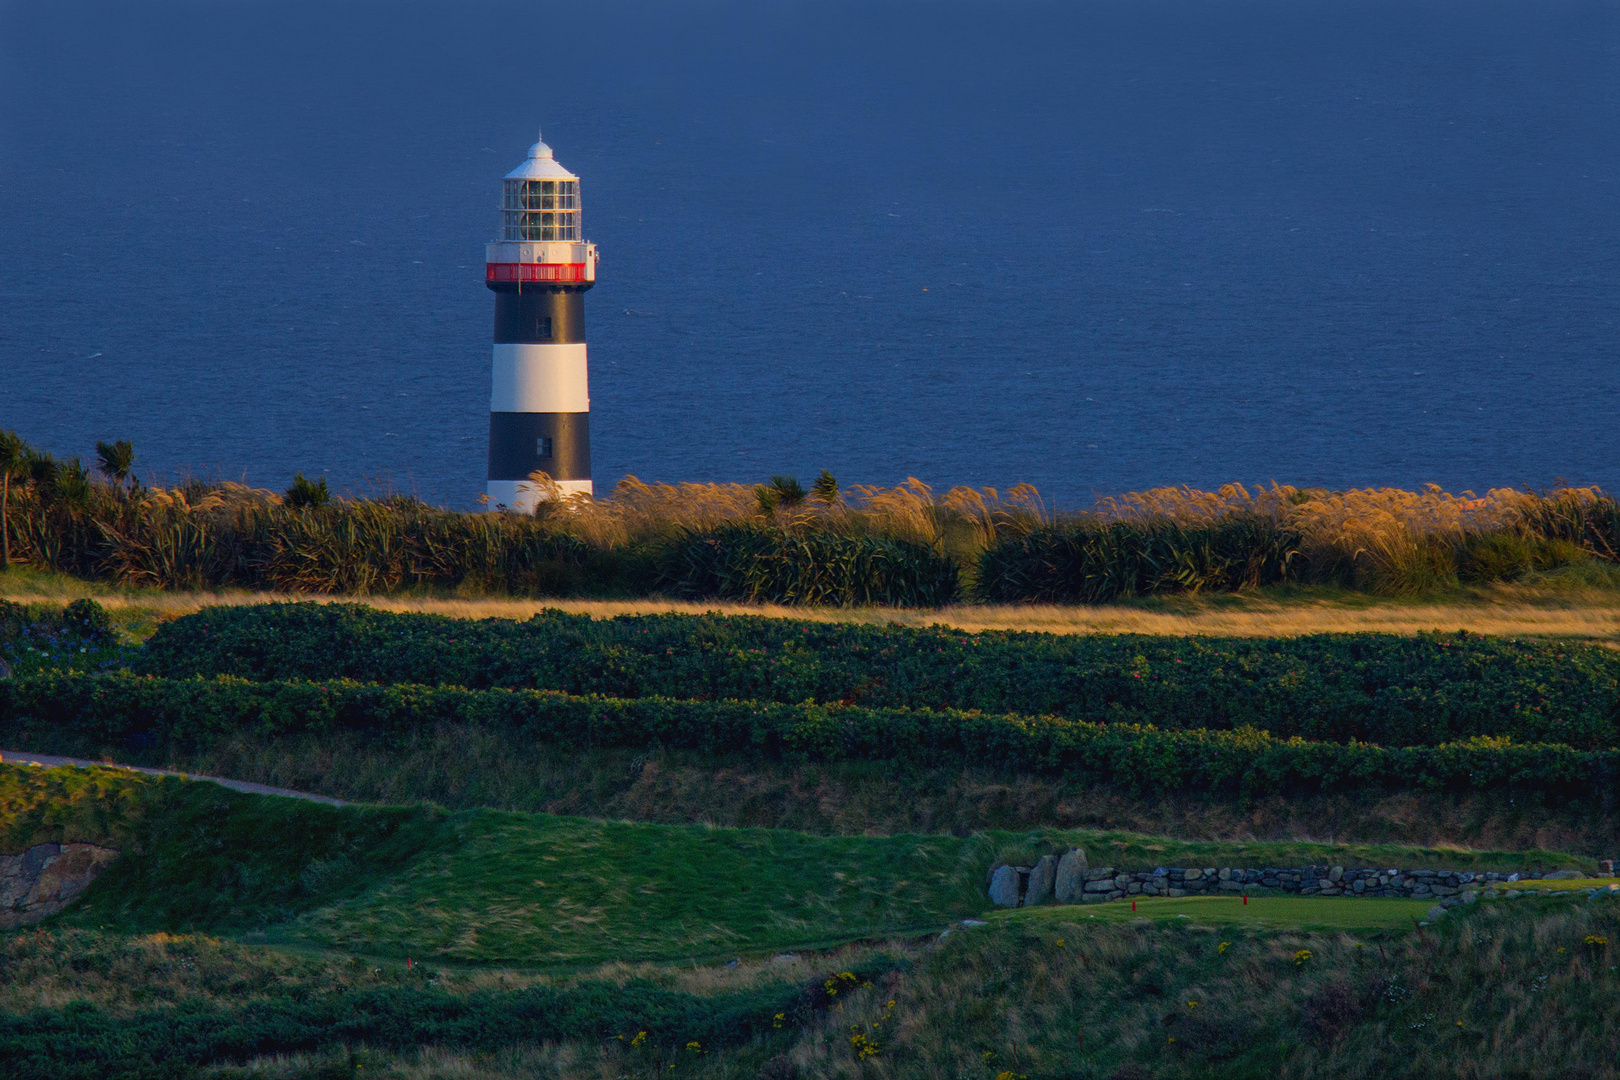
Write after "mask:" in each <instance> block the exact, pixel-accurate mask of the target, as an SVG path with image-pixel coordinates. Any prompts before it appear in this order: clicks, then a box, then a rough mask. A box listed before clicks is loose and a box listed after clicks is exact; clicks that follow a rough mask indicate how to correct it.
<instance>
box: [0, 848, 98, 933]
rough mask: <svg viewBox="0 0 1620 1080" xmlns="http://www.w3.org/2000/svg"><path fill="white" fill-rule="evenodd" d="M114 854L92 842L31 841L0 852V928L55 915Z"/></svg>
mask: <svg viewBox="0 0 1620 1080" xmlns="http://www.w3.org/2000/svg"><path fill="white" fill-rule="evenodd" d="M117 857H118V852H117V851H115V850H114V849H112V848H104V847H97V846H95V845H94V844H35V845H34V846H33V847H31V848H29V849H28V850H27V851H25V852H23V853H22V854H21V855H0V928H5V927H12V926H22V925H24V924H26V923H32V922H38V921H39V920H41V919H43V918H45V917H46V916H48V915H55V914H56V913H57V912H58V911H61V910H62V909H63V908H65V907H67V906H68V905H69V904H71V903H73V901H75V900H77V899H78V898H79V894H81V893H83V892H84V890H85V889H86V888H88V887H89V885H90V883H91V882H92V881H94V880H95V879H96V877H97V876H98V875H99V874H100V873H101V871H102V870H103V869H105V868H106V866H107V864H109V863H111V862H112V861H113V860H114V859H116V858H117Z"/></svg>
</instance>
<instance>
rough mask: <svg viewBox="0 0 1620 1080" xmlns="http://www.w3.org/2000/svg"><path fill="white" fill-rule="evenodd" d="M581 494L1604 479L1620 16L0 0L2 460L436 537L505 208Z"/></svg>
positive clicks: (1616, 218)
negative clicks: (435, 511) (580, 462)
mask: <svg viewBox="0 0 1620 1080" xmlns="http://www.w3.org/2000/svg"><path fill="white" fill-rule="evenodd" d="M541 125H543V126H544V130H545V137H546V141H547V142H549V143H550V144H551V145H552V146H553V147H554V148H555V149H556V153H557V157H558V159H559V160H560V161H561V162H562V163H563V164H564V165H566V166H568V167H569V168H570V169H572V170H573V171H575V172H576V173H579V174H580V176H581V177H582V192H583V199H584V206H585V224H586V233H587V234H588V236H589V238H590V239H591V240H593V241H595V242H596V243H597V244H598V245H599V246H600V248H601V250H602V254H603V262H602V269H601V276H600V279H599V284H598V285H597V287H596V288H595V290H594V291H592V292H591V293H590V294H589V296H588V298H587V326H588V337H589V342H590V349H591V365H592V373H591V384H592V417H591V428H592V431H591V435H592V453H593V458H594V472H595V479H596V482H597V485H598V490H603V489H605V488H607V487H609V486H611V484H612V483H613V482H614V481H616V480H617V479H618V478H619V477H621V476H623V475H624V474H626V473H633V474H635V475H637V476H640V477H642V478H644V479H649V480H653V479H656V480H669V481H678V480H728V481H729V480H742V481H754V480H759V479H763V478H765V477H768V476H770V475H771V474H774V473H791V474H796V475H798V476H800V477H803V478H804V479H805V480H806V481H808V480H809V479H810V478H811V477H813V476H814V475H815V474H816V472H817V471H818V470H820V469H822V468H827V469H830V470H831V471H832V472H833V473H834V474H835V475H836V476H837V477H838V479H839V480H840V481H841V482H843V483H845V484H849V483H858V482H867V483H880V484H891V483H896V482H899V481H901V480H904V479H905V478H906V477H907V476H917V477H920V478H922V479H924V480H926V481H928V482H930V483H932V484H935V485H937V486H939V487H944V486H948V485H954V484H973V485H993V486H996V487H1007V486H1010V485H1012V484H1014V483H1016V482H1019V481H1029V482H1032V483H1034V484H1036V485H1038V486H1039V487H1040V488H1041V490H1042V491H1043V492H1044V493H1045V494H1046V495H1047V496H1048V497H1049V500H1053V501H1056V502H1057V503H1059V504H1061V505H1067V506H1072V505H1075V504H1078V503H1084V502H1088V501H1089V500H1090V498H1091V496H1092V494H1093V493H1107V492H1117V491H1121V490H1127V489H1133V488H1142V487H1147V486H1153V485H1161V484H1192V485H1200V486H1209V485H1215V484H1219V483H1222V482H1224V481H1229V480H1242V481H1245V482H1250V483H1252V482H1256V481H1267V480H1271V479H1276V480H1278V481H1281V482H1285V483H1295V484H1303V485H1331V486H1335V487H1338V486H1352V485H1353V486H1364V485H1384V484H1391V485H1405V486H1410V485H1415V484H1419V483H1422V482H1425V481H1434V482H1436V483H1439V484H1442V485H1444V486H1446V487H1447V488H1450V489H1454V490H1455V489H1463V488H1474V489H1483V488H1485V487H1490V486H1497V485H1508V484H1530V485H1537V486H1540V485H1546V484H1551V483H1553V482H1555V481H1558V480H1564V481H1568V482H1571V483H1579V484H1587V483H1599V484H1603V485H1606V486H1608V487H1610V488H1611V489H1612V488H1620V422H1617V413H1620V364H1617V340H1620V338H1617V333H1616V318H1617V316H1620V258H1617V250H1620V7H1617V6H1616V5H1615V4H1614V3H1613V2H1590V0H1534V2H1502V0H1466V2H1442V0H1334V2H1332V3H1325V2H1320V0H1105V2H1087V0H1061V2H1045V0H1024V2H1007V3H991V2H971V3H959V2H948V0H940V2H920V0H917V2H896V0H863V2H860V3H845V2H832V0H827V2H819V3H810V2H801V3H792V2H772V0H754V2H749V3H730V2H697V0H694V2H690V3H645V4H643V3H616V2H592V3H587V4H543V3H532V2H494V0H489V2H475V0H455V2H446V3H440V4H427V3H420V2H414V0H397V2H392V3H344V2H336V0H322V2H318V3H301V2H277V3H267V2H256V0H214V2H195V3H156V2H150V3H140V2H120V3H94V2H76V0H53V2H49V3H46V2H27V3H21V2H3V3H0V427H7V428H14V429H16V430H17V431H18V432H19V433H21V434H22V435H23V436H24V437H26V438H27V439H29V440H30V441H32V442H34V443H36V444H38V445H41V446H44V447H46V448H48V449H50V450H52V451H54V452H56V453H58V454H63V455H67V454H82V455H86V456H87V457H88V456H89V455H90V453H91V451H92V448H93V446H94V444H95V441H96V440H97V439H114V438H129V439H132V440H133V441H134V443H135V446H136V449H137V452H138V454H139V466H140V469H141V471H143V472H144V473H145V474H147V475H149V476H153V477H174V476H177V475H185V474H188V473H189V474H191V475H198V476H205V477H223V478H228V479H241V478H244V477H245V478H246V479H247V481H249V482H250V483H254V484H258V485H264V486H270V487H278V488H279V487H283V486H285V485H286V484H287V482H288V480H289V478H290V477H291V475H292V473H293V472H294V471H295V470H302V471H305V472H307V473H310V474H312V475H326V476H328V477H329V478H330V480H331V482H332V483H333V484H334V486H336V487H337V488H339V489H340V490H341V489H347V490H352V491H355V492H362V493H363V492H370V491H375V490H378V489H388V488H391V489H393V490H398V491H407V492H415V493H416V494H418V495H420V496H421V497H423V498H426V499H428V500H431V501H433V502H437V503H444V504H448V505H453V506H468V505H471V504H472V501H473V499H474V498H475V497H476V496H477V495H478V494H479V493H480V492H481V491H482V490H483V485H484V467H485V441H486V433H487V414H488V399H489V379H490V375H489V363H490V359H489V352H490V344H489V342H490V328H491V319H492V300H491V294H490V293H489V292H488V291H487V290H486V289H485V288H484V286H483V272H482V258H483V251H482V244H483V243H484V242H485V241H486V240H489V239H493V238H494V237H495V235H496V229H497V226H498V223H499V222H498V216H499V215H498V213H497V206H498V197H499V191H500V178H501V175H502V174H503V173H505V172H506V171H507V170H509V169H511V168H513V167H514V166H515V165H517V164H518V163H519V161H520V160H522V158H523V156H524V153H525V151H526V149H527V147H528V146H529V144H530V143H532V142H533V141H534V139H535V131H536V128H537V127H539V126H541Z"/></svg>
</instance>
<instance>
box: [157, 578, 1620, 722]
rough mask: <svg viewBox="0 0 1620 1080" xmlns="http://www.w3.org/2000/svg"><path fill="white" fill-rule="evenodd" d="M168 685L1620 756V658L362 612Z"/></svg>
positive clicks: (206, 646) (1427, 645) (242, 628)
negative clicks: (238, 684) (540, 699)
mask: <svg viewBox="0 0 1620 1080" xmlns="http://www.w3.org/2000/svg"><path fill="white" fill-rule="evenodd" d="M136 668H137V670H139V671H142V672H145V673H149V674H153V675H161V676H165V677H189V676H213V675H233V676H239V677H241V678H246V679H255V680H259V679H298V680H311V681H320V680H325V679H333V678H349V679H356V680H363V681H366V682H380V683H418V684H426V685H433V684H441V685H442V684H450V685H458V686H465V687H469V688H474V689H480V688H493V687H506V688H512V689H517V688H544V689H551V690H560V691H564V692H567V693H570V694H602V695H606V696H609V697H616V698H637V697H649V696H662V697H667V698H699V699H707V700H714V701H721V700H727V699H736V700H758V701H775V702H804V701H813V702H822V703H834V702H843V703H848V704H859V705H866V706H872V707H877V708H901V709H919V708H922V709H968V710H972V709H977V710H982V711H984V712H994V713H1021V714H1027V715H1047V714H1050V715H1054V716H1061V717H1066V718H1068V719H1072V720H1088V721H1092V722H1096V723H1134V724H1152V725H1155V726H1157V727H1160V728H1167V729H1174V728H1206V729H1231V728H1239V727H1254V728H1259V729H1261V730H1264V731H1269V732H1271V733H1272V734H1273V735H1277V736H1284V737H1286V736H1294V735H1298V736H1301V737H1304V738H1307V739H1315V740H1327V741H1335V742H1344V741H1348V740H1350V739H1358V740H1362V741H1365V742H1376V743H1380V744H1383V745H1391V746H1396V745H1420V744H1430V745H1432V744H1438V743H1445V742H1453V741H1456V740H1458V739H1467V738H1472V737H1475V736H1492V737H1511V738H1512V739H1514V740H1515V741H1517V742H1525V743H1538V742H1546V743H1567V744H1569V745H1571V746H1575V747H1580V748H1587V749H1593V748H1600V747H1608V746H1614V745H1617V742H1620V740H1617V738H1616V734H1617V729H1620V653H1616V652H1614V651H1613V650H1609V649H1605V648H1603V647H1601V646H1596V645H1580V644H1571V643H1561V642H1541V641H1516V640H1508V639H1502V638H1488V637H1480V636H1478V635H1473V634H1466V633H1462V632H1459V633H1456V634H1421V635H1416V636H1413V637H1400V636H1396V635H1390V634H1324V635H1315V636H1310V637H1299V638H1284V639H1278V638H1271V639H1261V638H1227V639H1222V638H1174V637H1153V636H1136V635H1093V636H1082V635H1053V634H1027V633H1003V632H989V633H980V634H965V633H962V632H960V631H953V630H949V629H944V628H925V629H908V628H903V627H898V626H853V625H838V624H829V623H819V622H808V621H795V620H786V619H767V618H756V617H722V616H686V615H651V616H634V617H622V618H617V619H604V620H593V619H591V618H589V617H587V616H573V615H568V614H566V613H563V612H555V611H553V612H546V613H543V614H541V615H538V616H536V617H535V618H533V619H531V620H529V621H528V622H523V623H519V622H513V621H508V620H499V619H490V620H485V621H481V622H473V621H468V620H461V619H450V618H445V617H442V616H434V615H416V614H396V613H390V612H384V611H378V610H376V609H373V608H369V607H362V606H357V605H317V604H279V605H255V606H251V607H220V608H211V609H207V610H204V611H202V612H199V613H198V614H196V615H191V616H187V617H186V618H183V619H179V620H176V621H174V622H170V623H167V624H165V625H164V626H162V627H161V628H160V629H159V630H158V632H157V633H156V634H155V635H154V636H153V637H152V639H151V640H150V642H149V643H148V644H147V646H146V648H145V650H144V651H143V652H142V654H141V655H140V656H139V658H138V659H137V661H136Z"/></svg>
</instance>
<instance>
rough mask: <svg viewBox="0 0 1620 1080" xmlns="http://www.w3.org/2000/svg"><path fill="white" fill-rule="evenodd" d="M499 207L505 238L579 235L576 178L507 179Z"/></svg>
mask: <svg viewBox="0 0 1620 1080" xmlns="http://www.w3.org/2000/svg"><path fill="white" fill-rule="evenodd" d="M501 210H502V216H503V218H504V219H505V225H506V236H505V238H506V239H507V240H569V241H577V240H578V239H579V237H580V227H579V181H578V180H508V181H506V186H505V190H504V192H503V198H502V200H501Z"/></svg>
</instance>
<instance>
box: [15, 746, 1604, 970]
mask: <svg viewBox="0 0 1620 1080" xmlns="http://www.w3.org/2000/svg"><path fill="white" fill-rule="evenodd" d="M0 800H3V801H0V809H3V810H4V815H5V816H4V826H5V832H4V840H5V843H6V845H7V848H8V850H21V849H22V848H23V847H26V846H27V845H28V844H31V843H37V842H40V840H42V839H58V840H86V839H88V840H100V841H102V842H107V843H113V844H116V845H118V846H120V847H122V848H124V849H126V850H128V851H129V852H130V853H131V854H130V855H129V856H127V857H126V858H124V859H122V860H120V861H119V862H118V863H116V864H115V865H114V866H113V867H112V868H111V869H109V870H108V871H107V873H106V874H104V875H103V877H102V878H101V879H100V880H99V881H98V882H97V883H96V885H95V886H93V887H92V889H91V890H90V891H89V892H88V893H87V894H86V897H85V899H84V901H83V902H82V903H81V905H79V907H77V908H76V909H75V910H74V911H73V912H72V913H71V914H69V915H67V916H65V917H64V920H65V921H66V922H68V923H70V924H72V925H77V926H81V927H87V928H88V927H111V928H115V929H120V930H123V931H127V932H150V931H156V930H166V931H172V932H183V931H195V930H205V931H211V932H221V933H228V934H231V935H234V936H237V937H240V938H242V939H243V940H249V941H259V942H266V943H277V944H284V945H294V946H300V947H311V948H318V949H326V950H341V951H347V952H355V953H361V954H364V955H372V956H384V957H394V958H399V957H403V956H412V955H414V956H418V957H431V958H435V959H439V960H444V961H456V962H466V963H497V962H499V963H520V964H530V965H542V966H546V965H549V966H558V965H561V966H568V967H579V966H584V965H591V964H598V963H603V962H607V961H610V960H618V961H640V960H675V959H717V958H718V959H725V958H728V956H732V955H742V954H756V955H757V954H761V953H770V952H779V951H784V950H788V949H792V948H815V947H826V946H829V945H833V944H837V943H840V942H845V941H852V940H856V939H860V938H868V937H875V936H888V935H894V934H906V933H924V932H928V931H935V930H938V929H939V928H940V927H942V926H945V925H948V924H949V923H951V922H952V921H954V920H956V919H960V918H963V917H966V916H973V915H977V914H979V913H980V912H981V911H983V910H984V909H985V908H987V907H988V906H989V904H988V901H987V900H986V898H985V893H984V888H985V881H986V875H987V872H988V870H989V868H990V866H991V865H992V864H993V863H994V862H996V861H997V860H1009V861H1020V862H1026V861H1029V860H1032V859H1033V858H1035V857H1037V856H1038V855H1040V854H1045V853H1047V852H1052V851H1061V850H1065V849H1067V848H1068V847H1070V846H1076V845H1078V846H1083V847H1085V848H1086V850H1087V851H1088V852H1089V853H1090V855H1091V858H1092V860H1093V862H1094V864H1096V865H1102V864H1105V863H1106V864H1111V865H1116V866H1120V867H1144V866H1153V865H1188V866H1266V865H1271V866H1278V865H1281V866H1292V865H1304V864H1322V863H1330V864H1331V863H1337V864H1342V865H1347V866H1402V867H1433V868H1451V869H1458V870H1486V869H1508V868H1519V867H1523V866H1526V865H1532V864H1534V865H1541V866H1543V867H1546V868H1547V869H1552V868H1556V867H1568V868H1572V869H1579V870H1582V871H1585V872H1590V871H1591V870H1592V869H1593V863H1592V860H1589V859H1579V858H1574V857H1571V856H1565V855H1558V854H1555V853H1550V852H1472V851H1437V850H1424V849H1420V848H1413V847H1401V846H1396V845H1337V846H1335V845H1323V844H1304V843H1283V842H1270V843H1263V842H1252V843H1224V844H1223V843H1214V842H1195V841H1178V840H1170V839H1166V838H1157V837H1151V836H1135V835H1130V834H1118V833H1108V832H1092V831H1061V830H1038V831H1032V832H1026V833H1004V832H986V833H979V834H975V835H973V836H967V837H953V836H941V835H897V836H885V837H857V836H813V835H808V834H805V833H797V832H788V831H786V830H769V829H729V828H712V827H707V826H702V825H652V824H643V823H628V822H608V821H596V820H587V819H579V818H564V817H554V816H551V815H544V814H517V813H503V812H499V811H492V810H473V811H463V812H458V813H448V812H444V811H439V810H434V809H431V808H401V807H366V806H348V807H332V806H325V805H320V804H314V803H307V802H300V801H295V800H290V799H280V798H275V797H269V796H252V795H240V794H236V793H233V792H229V791H226V790H224V789H223V788H219V787H217V786H215V785H212V784H206V783H188V782H185V781H180V780H176V779H173V778H162V779H160V778H151V777H143V776H138V775H132V774H128V773H122V772H117V771H113V770H98V769H50V770H46V769H36V768H29V767H24V766H0Z"/></svg>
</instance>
